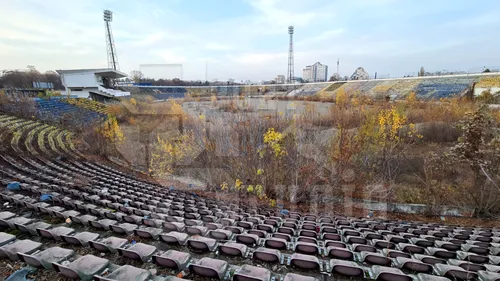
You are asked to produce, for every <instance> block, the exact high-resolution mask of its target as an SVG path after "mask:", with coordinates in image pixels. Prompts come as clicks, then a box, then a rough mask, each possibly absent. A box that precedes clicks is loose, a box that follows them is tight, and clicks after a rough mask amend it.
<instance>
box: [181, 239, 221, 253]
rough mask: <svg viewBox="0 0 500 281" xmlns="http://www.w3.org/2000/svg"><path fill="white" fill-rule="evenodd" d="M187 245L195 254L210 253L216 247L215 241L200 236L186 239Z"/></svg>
mask: <svg viewBox="0 0 500 281" xmlns="http://www.w3.org/2000/svg"><path fill="white" fill-rule="evenodd" d="M187 244H188V246H189V248H190V249H191V250H194V251H197V252H211V251H214V250H215V248H216V247H217V240H215V239H212V238H205V237H201V236H193V237H191V238H189V239H188V241H187Z"/></svg>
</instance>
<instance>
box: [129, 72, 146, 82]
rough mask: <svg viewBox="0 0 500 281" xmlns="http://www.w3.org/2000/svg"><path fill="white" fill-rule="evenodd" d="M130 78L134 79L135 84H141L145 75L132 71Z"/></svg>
mask: <svg viewBox="0 0 500 281" xmlns="http://www.w3.org/2000/svg"><path fill="white" fill-rule="evenodd" d="M130 78H132V80H134V82H136V83H139V82H141V80H142V78H144V74H143V73H142V72H141V71H140V70H132V71H131V72H130Z"/></svg>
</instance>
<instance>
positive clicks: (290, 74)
mask: <svg viewBox="0 0 500 281" xmlns="http://www.w3.org/2000/svg"><path fill="white" fill-rule="evenodd" d="M288 34H290V45H289V48H288V77H287V80H288V83H293V82H294V80H295V77H294V74H293V70H294V66H293V26H292V25H290V26H289V27H288Z"/></svg>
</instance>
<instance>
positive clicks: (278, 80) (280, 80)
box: [274, 75, 285, 84]
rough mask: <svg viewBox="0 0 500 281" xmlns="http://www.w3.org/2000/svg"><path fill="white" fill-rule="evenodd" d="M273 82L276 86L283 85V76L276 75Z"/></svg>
mask: <svg viewBox="0 0 500 281" xmlns="http://www.w3.org/2000/svg"><path fill="white" fill-rule="evenodd" d="M274 82H276V84H285V75H277V76H276V78H274Z"/></svg>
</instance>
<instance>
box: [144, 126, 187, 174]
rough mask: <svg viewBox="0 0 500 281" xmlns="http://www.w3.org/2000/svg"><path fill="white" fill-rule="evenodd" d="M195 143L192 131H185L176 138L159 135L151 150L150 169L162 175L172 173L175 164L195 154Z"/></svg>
mask: <svg viewBox="0 0 500 281" xmlns="http://www.w3.org/2000/svg"><path fill="white" fill-rule="evenodd" d="M195 144H196V143H195V139H194V136H193V134H192V133H184V134H182V135H181V136H180V137H179V138H178V139H175V140H168V139H163V138H161V137H160V136H158V137H157V139H156V142H155V143H154V145H153V149H152V152H151V160H150V171H151V172H154V173H155V174H156V175H160V176H161V175H169V174H172V172H173V167H174V164H176V163H177V162H182V161H184V159H186V158H189V157H191V156H193V155H194V152H195Z"/></svg>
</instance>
